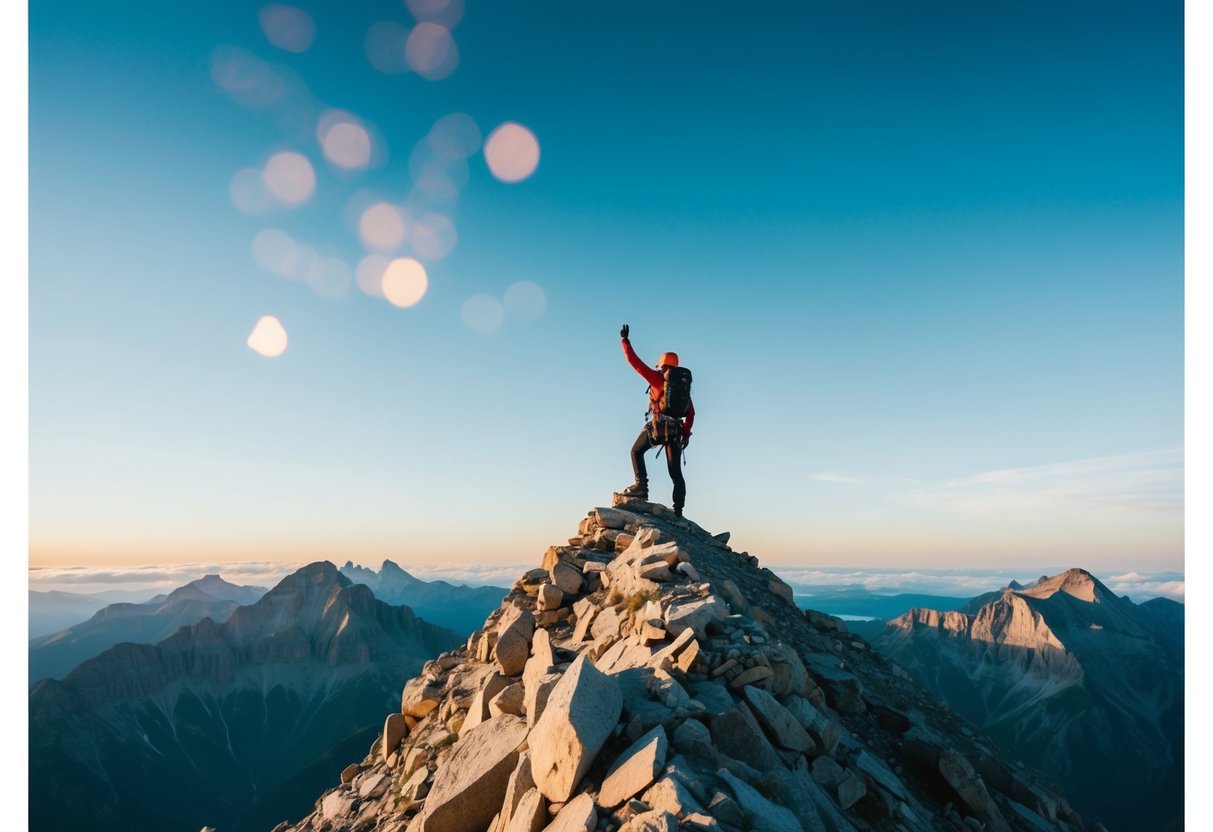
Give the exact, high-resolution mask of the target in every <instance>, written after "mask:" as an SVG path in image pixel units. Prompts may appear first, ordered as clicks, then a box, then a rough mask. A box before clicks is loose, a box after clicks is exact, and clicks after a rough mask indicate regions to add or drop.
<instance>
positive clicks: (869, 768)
mask: <svg viewBox="0 0 1213 832" xmlns="http://www.w3.org/2000/svg"><path fill="white" fill-rule="evenodd" d="M855 767H856V768H857V769H859V770H860V771H862V772H863V773H864V774H866V775H868V776H869V777H871V778H872V779H873V780H875V781H876V782H877V783H878V784H879V785H880V786H881V787H883V788H884V789H885V790H886V791H888V792H889V794H891V795H893V796H894V797H896V798H897V799H899V800H906V799H907V795H906V787H905V786H904V785H903V784H902V782H901V780H900V779H898V777H897V775H896V774H894V773H893V772H892V770H890V769H889V767H888V766H886V765H885V764H884V763H882V762H881V761H880V760H878V759H876V757H875V756H873V755H872V754H869V753H868V752H867V751H860V752H859V756H858V757H856V758H855Z"/></svg>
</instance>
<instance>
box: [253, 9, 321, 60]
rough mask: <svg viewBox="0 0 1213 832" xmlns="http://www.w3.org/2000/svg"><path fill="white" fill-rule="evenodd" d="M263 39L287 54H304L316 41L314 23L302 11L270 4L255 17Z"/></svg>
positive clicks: (310, 17)
mask: <svg viewBox="0 0 1213 832" xmlns="http://www.w3.org/2000/svg"><path fill="white" fill-rule="evenodd" d="M257 20H258V22H260V23H261V31H262V32H264V33H265V39H266V40H268V41H269V42H270V43H272V44H274V46H277V47H278V48H279V49H284V50H286V51H287V52H296V53H298V52H306V51H307V50H308V48H309V47H310V46H311V45H312V41H313V40H315V39H316V23H315V22H314V21H313V20H312V16H311V15H309V14H308V13H307V12H305V11H304V10H303V9H298V8H295V7H294V6H284V5H282V4H280V3H271V4H270V5H268V6H263V7H262V9H261V11H260V13H258V15H257Z"/></svg>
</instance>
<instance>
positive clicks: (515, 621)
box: [494, 604, 535, 676]
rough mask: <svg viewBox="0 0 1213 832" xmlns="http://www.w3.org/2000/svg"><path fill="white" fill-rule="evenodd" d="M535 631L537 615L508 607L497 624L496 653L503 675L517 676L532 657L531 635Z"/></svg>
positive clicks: (519, 608) (518, 608)
mask: <svg viewBox="0 0 1213 832" xmlns="http://www.w3.org/2000/svg"><path fill="white" fill-rule="evenodd" d="M534 632H535V616H533V615H531V613H530V611H529V610H524V609H522V608H521V607H515V606H513V605H512V604H511V605H509V606H507V607H506V610H505V612H504V613H503V614H502V616H501V621H500V622H499V623H498V625H497V646H496V647H495V648H494V655H495V656H496V659H497V664H498V666H499V667H500V668H501V674H502V675H503V676H517V675H518V674H520V673H522V669H523V668H524V667H525V666H526V660H527V659H529V658H530V657H531V635H532V634H533V633H534Z"/></svg>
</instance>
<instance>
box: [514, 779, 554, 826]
mask: <svg viewBox="0 0 1213 832" xmlns="http://www.w3.org/2000/svg"><path fill="white" fill-rule="evenodd" d="M547 818H548V812H547V806H546V804H545V803H544V802H543V795H542V794H540V793H539V789H536V788H531V789H530V790H529V791H527V793H526V794H524V795H523V796H522V799H521V800H519V801H518V806H517V808H515V809H514V813H513V814H512V815H511V816H510V822H509V823H508V824H506V827H505V832H540V830H541V829H543V826H544V822H545V821H546V820H547Z"/></svg>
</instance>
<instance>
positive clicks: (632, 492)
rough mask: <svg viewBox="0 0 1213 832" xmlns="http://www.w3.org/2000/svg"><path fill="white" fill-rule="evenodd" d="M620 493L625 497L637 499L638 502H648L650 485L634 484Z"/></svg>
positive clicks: (645, 483)
mask: <svg viewBox="0 0 1213 832" xmlns="http://www.w3.org/2000/svg"><path fill="white" fill-rule="evenodd" d="M619 493H621V494H622V495H623V496H625V497H635V498H637V499H638V500H647V499H648V498H649V484H648V483H647V482H634V483H632V484H631V485H629V486H628V487H627V488H625V489H623V491H621V492H619Z"/></svg>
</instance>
